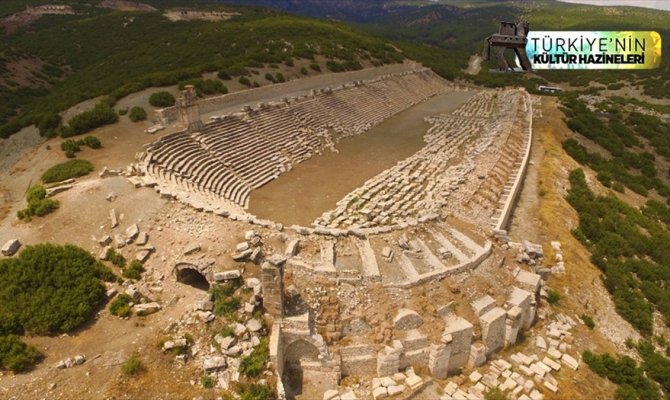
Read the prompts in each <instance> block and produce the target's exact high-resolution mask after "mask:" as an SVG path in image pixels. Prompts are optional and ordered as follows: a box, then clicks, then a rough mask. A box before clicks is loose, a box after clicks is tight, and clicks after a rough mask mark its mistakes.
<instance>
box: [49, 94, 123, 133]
mask: <svg viewBox="0 0 670 400" xmlns="http://www.w3.org/2000/svg"><path fill="white" fill-rule="evenodd" d="M118 120H119V116H118V115H117V114H116V112H114V109H112V106H111V105H110V104H109V103H108V102H105V101H101V102H100V103H98V104H97V105H96V106H95V107H94V108H93V109H92V110H90V111H84V112H82V113H81V114H78V115H75V116H74V117H72V119H70V121H69V122H68V125H69V126H70V128H71V132H64V131H63V132H61V136H62V137H67V136H68V135H69V136H71V135H70V134H72V135H80V134H82V133H86V132H88V131H91V130H93V129H95V128H98V127H100V126H103V125H109V124H113V123H115V122H117V121H118ZM64 135H66V136H64Z"/></svg>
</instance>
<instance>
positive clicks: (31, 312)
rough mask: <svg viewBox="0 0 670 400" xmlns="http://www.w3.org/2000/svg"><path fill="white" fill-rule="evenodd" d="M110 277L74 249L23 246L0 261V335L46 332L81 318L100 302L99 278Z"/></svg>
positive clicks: (67, 327)
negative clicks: (12, 254) (20, 250)
mask: <svg viewBox="0 0 670 400" xmlns="http://www.w3.org/2000/svg"><path fill="white" fill-rule="evenodd" d="M113 278H114V275H113V274H112V273H111V271H110V270H109V269H108V268H107V267H105V266H104V265H102V264H101V263H99V262H98V261H97V260H96V259H95V258H94V257H93V256H92V255H91V254H90V253H89V252H87V251H86V250H83V249H81V248H79V247H75V246H71V245H65V246H56V245H52V244H40V245H36V246H27V247H26V248H25V249H24V250H23V251H22V252H21V253H20V254H19V256H18V257H14V258H8V259H2V260H0V282H2V285H0V335H6V334H15V333H16V334H19V333H22V332H24V331H27V332H31V333H35V334H39V335H49V334H57V333H61V332H69V331H71V330H73V329H75V328H77V327H79V326H81V325H82V324H83V323H84V322H86V321H87V320H88V319H89V318H90V317H91V316H92V315H93V314H94V313H95V311H96V310H97V309H98V307H99V306H100V305H102V303H104V302H105V300H106V295H105V292H106V290H105V287H104V286H103V285H102V284H101V283H100V279H105V280H111V279H113Z"/></svg>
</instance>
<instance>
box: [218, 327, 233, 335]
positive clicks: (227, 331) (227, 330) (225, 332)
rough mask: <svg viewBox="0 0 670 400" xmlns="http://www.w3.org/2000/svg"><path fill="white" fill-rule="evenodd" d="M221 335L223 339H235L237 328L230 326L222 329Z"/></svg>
mask: <svg viewBox="0 0 670 400" xmlns="http://www.w3.org/2000/svg"><path fill="white" fill-rule="evenodd" d="M219 334H220V335H221V336H223V337H235V328H233V327H232V326H230V325H226V326H224V327H223V328H221V332H219Z"/></svg>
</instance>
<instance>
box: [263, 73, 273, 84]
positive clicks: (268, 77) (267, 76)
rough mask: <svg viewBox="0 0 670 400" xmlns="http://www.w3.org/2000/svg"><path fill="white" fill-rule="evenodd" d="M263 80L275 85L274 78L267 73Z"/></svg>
mask: <svg viewBox="0 0 670 400" xmlns="http://www.w3.org/2000/svg"><path fill="white" fill-rule="evenodd" d="M265 80H267V81H270V82H272V83H275V77H274V76H273V75H272V74H271V73H269V72H268V73H266V74H265Z"/></svg>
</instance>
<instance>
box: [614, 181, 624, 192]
mask: <svg viewBox="0 0 670 400" xmlns="http://www.w3.org/2000/svg"><path fill="white" fill-rule="evenodd" d="M612 189H614V190H615V191H617V192H619V193H624V192H625V191H626V188H624V186H623V184H622V183H621V182H618V181H617V182H614V183H613V184H612Z"/></svg>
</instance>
